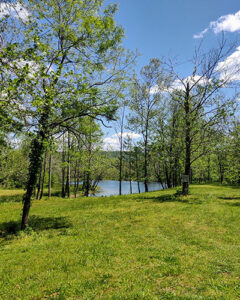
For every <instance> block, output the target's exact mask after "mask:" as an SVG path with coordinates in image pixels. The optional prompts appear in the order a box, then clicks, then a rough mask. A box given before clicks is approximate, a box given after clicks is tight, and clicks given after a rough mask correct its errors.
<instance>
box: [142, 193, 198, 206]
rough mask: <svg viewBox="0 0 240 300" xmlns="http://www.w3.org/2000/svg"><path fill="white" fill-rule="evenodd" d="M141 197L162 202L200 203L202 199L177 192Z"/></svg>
mask: <svg viewBox="0 0 240 300" xmlns="http://www.w3.org/2000/svg"><path fill="white" fill-rule="evenodd" d="M141 199H148V200H152V201H153V202H158V203H164V202H180V203H186V204H201V203H202V201H201V200H199V199H195V198H193V197H191V195H189V196H182V195H179V194H177V193H176V194H172V195H161V196H144V197H141Z"/></svg>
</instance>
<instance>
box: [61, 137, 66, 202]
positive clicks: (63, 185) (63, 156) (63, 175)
mask: <svg viewBox="0 0 240 300" xmlns="http://www.w3.org/2000/svg"><path fill="white" fill-rule="evenodd" d="M65 196H66V191H65V135H64V134H63V148H62V198H65Z"/></svg>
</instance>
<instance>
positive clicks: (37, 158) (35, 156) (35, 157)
mask: <svg viewBox="0 0 240 300" xmlns="http://www.w3.org/2000/svg"><path fill="white" fill-rule="evenodd" d="M47 119H48V113H46V114H43V115H42V117H41V120H40V125H41V124H42V125H43V129H41V130H40V131H39V132H38V133H37V136H36V137H35V138H34V139H33V141H32V143H31V151H30V154H29V161H30V164H29V168H28V180H27V184H26V193H25V194H24V196H23V203H24V204H23V211H22V222H21V230H24V229H25V228H26V226H27V224H28V220H29V211H30V207H31V199H32V195H33V191H34V189H35V187H36V184H37V179H38V176H39V172H40V170H41V165H42V159H43V153H44V141H45V138H46V128H44V126H45V124H46V123H47Z"/></svg>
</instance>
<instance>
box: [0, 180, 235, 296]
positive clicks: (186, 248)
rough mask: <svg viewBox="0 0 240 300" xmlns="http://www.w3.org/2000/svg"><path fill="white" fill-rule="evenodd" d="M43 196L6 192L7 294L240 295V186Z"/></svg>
mask: <svg viewBox="0 0 240 300" xmlns="http://www.w3.org/2000/svg"><path fill="white" fill-rule="evenodd" d="M175 192H176V190H174V189H171V190H165V191H159V192H151V193H146V194H140V195H137V194H136V195H131V196H122V197H109V198H103V197H102V198H89V199H87V198H79V199H65V200H63V199H61V198H56V197H54V198H52V199H51V200H47V199H43V200H41V201H34V203H33V205H32V208H31V220H30V227H29V228H28V229H27V230H26V232H24V233H23V232H19V230H18V228H19V223H20V214H21V208H22V204H21V202H19V200H20V199H21V192H19V191H0V299H51V298H53V299H54V298H55V299H240V189H239V188H234V187H221V186H213V185H198V186H192V187H191V195H190V196H186V197H179V196H174V193H175Z"/></svg>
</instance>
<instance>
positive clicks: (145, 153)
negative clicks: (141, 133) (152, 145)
mask: <svg viewBox="0 0 240 300" xmlns="http://www.w3.org/2000/svg"><path fill="white" fill-rule="evenodd" d="M144 187H145V192H148V132H147V129H146V135H145V144H144Z"/></svg>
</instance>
